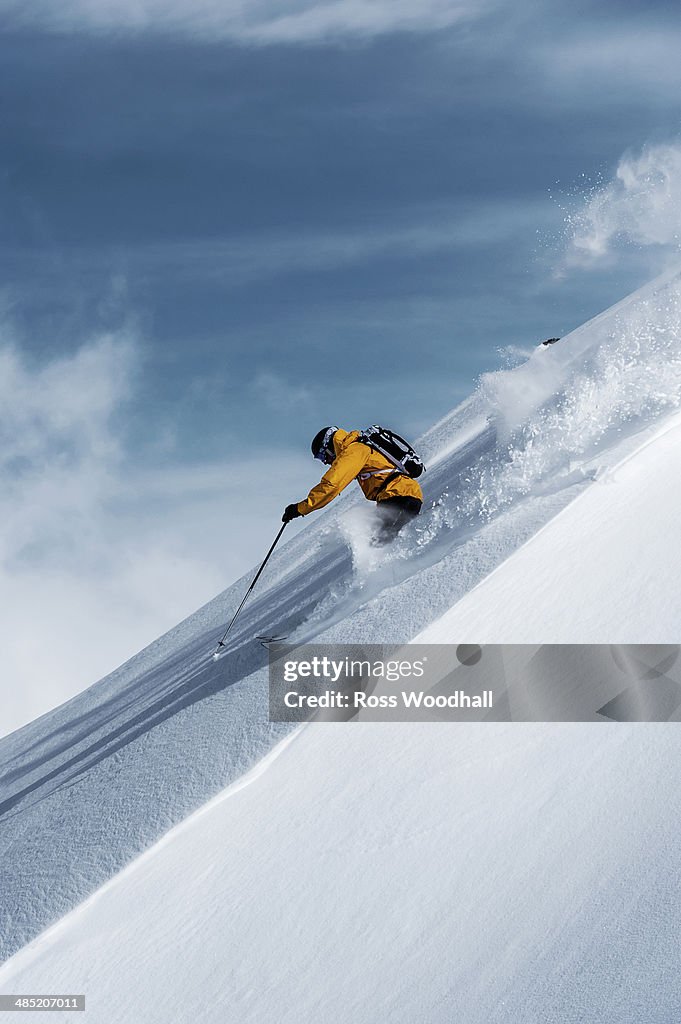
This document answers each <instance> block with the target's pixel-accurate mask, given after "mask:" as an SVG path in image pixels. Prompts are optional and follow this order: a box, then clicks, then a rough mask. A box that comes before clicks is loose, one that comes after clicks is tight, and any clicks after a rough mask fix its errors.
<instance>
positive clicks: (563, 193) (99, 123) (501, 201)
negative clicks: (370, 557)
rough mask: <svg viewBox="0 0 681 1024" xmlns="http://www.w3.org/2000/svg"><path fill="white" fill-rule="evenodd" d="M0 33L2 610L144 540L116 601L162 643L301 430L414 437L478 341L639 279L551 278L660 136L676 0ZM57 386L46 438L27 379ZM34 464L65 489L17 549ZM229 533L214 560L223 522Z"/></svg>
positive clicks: (277, 482) (229, 568)
mask: <svg viewBox="0 0 681 1024" xmlns="http://www.w3.org/2000/svg"><path fill="white" fill-rule="evenodd" d="M0 26H1V27H2V42H1V43H0V46H1V47H2V59H1V60H0V96H1V97H2V105H1V107H0V121H1V124H2V136H3V147H2V156H1V158H0V224H1V225H2V238H3V259H2V292H1V293H0V294H1V298H2V311H3V325H4V326H3V330H4V342H3V344H4V345H5V347H6V348H5V357H6V359H9V360H10V362H11V367H10V370H11V372H10V371H8V372H7V373H6V377H5V381H6V383H5V390H7V388H9V386H10V385H9V384H8V383H7V381H8V380H12V381H14V383H13V384H12V387H13V389H14V394H22V395H25V407H24V410H23V412H22V414H21V416H19V414H15V415H14V418H12V417H10V418H9V420H8V422H6V423H3V424H1V426H2V429H3V433H5V434H7V433H8V432H11V431H12V430H14V431H17V430H26V423H28V424H30V431H31V437H32V438H33V437H34V435H35V437H34V443H33V444H32V446H28V448H27V449H26V450H24V447H22V445H21V444H18V445H15V446H12V445H10V446H9V449H8V450H9V456H7V458H6V462H5V466H4V470H3V473H4V476H3V479H4V480H5V481H6V482H7V486H6V488H5V493H6V495H10V496H11V500H12V501H14V502H15V503H14V504H13V505H11V506H10V510H13V514H14V517H15V518H16V519H17V520H18V521H20V522H21V523H22V526H21V529H20V530H18V531H17V532H16V534H14V533H11V531H10V539H8V540H6V542H5V572H6V574H9V575H8V576H7V577H6V580H7V587H9V588H10V589H11V587H12V586H15V585H16V584H17V581H18V579H19V577H20V576H21V572H24V571H26V566H27V565H28V566H29V567H32V570H33V571H35V573H36V576H35V579H36V580H37V579H39V578H40V577H41V574H44V573H45V572H46V571H48V570H49V571H50V572H52V573H54V578H55V579H56V580H57V581H58V586H57V588H56V591H55V593H58V592H59V591H58V587H59V586H65V585H66V584H65V583H64V577H62V576H60V575H59V574H60V573H62V572H65V571H66V569H65V566H66V564H67V562H68V564H69V565H71V566H73V564H74V562H75V563H78V562H79V559H81V558H84V559H85V562H84V565H85V568H83V574H82V582H83V586H84V587H87V586H91V585H92V580H93V579H95V578H99V579H106V580H107V581H109V583H111V586H113V587H114V588H115V587H116V586H118V585H119V584H118V583H116V579H117V577H116V576H115V573H116V572H118V571H119V568H114V567H119V566H120V564H121V559H122V560H123V561H125V560H126V559H128V560H129V561H130V563H131V564H132V563H133V562H134V561H135V557H137V556H136V555H135V551H137V552H138V555H139V552H140V551H142V550H144V551H145V552H148V551H149V548H150V546H152V547H153V543H154V542H156V541H157V539H158V538H159V537H163V543H162V544H161V545H160V547H159V548H158V555H157V563H158V565H163V564H165V565H166V570H164V572H167V575H168V577H172V573H171V572H170V571H169V569H168V568H167V566H168V563H169V561H172V558H174V557H175V556H177V558H178V559H179V560H180V562H181V563H182V564H181V565H180V564H179V562H178V565H177V576H176V578H177V580H178V581H179V582H178V588H179V590H178V597H177V600H176V601H175V603H174V604H173V603H172V602H171V606H170V607H169V606H167V605H164V604H160V605H159V606H158V608H157V607H156V605H154V609H155V611H154V614H156V618H154V616H153V615H151V613H150V614H149V616H147V617H146V618H145V615H144V614H142V611H140V609H141V608H142V606H144V608H147V605H148V603H149V601H150V600H151V598H150V597H149V594H150V593H152V592H153V593H154V594H157V593H158V591H159V589H160V588H159V584H158V579H157V576H155V575H154V573H155V572H157V569H153V571H152V569H150V570H149V573H147V574H145V573H141V574H140V579H141V577H144V578H143V580H141V581H140V580H138V582H137V583H135V573H134V572H132V577H133V578H132V579H131V580H128V582H127V583H120V587H119V590H120V593H119V595H118V598H117V599H116V600H118V601H119V603H120V605H121V608H128V607H129V605H130V602H132V604H133V605H134V602H135V601H137V600H139V602H140V608H138V610H137V614H136V621H138V622H142V623H144V624H145V625H144V629H147V630H148V629H151V628H156V625H157V624H158V623H161V622H163V623H165V624H167V625H170V624H171V621H172V616H174V615H177V614H179V613H180V612H182V611H186V612H188V611H190V610H191V607H192V606H193V605H189V606H187V607H185V605H184V604H183V599H186V600H187V601H194V602H195V601H196V599H198V597H199V596H200V597H201V599H203V598H204V597H206V598H207V597H208V596H210V593H211V592H212V591H214V590H215V589H219V586H220V584H221V582H222V581H223V579H224V582H225V583H226V582H228V581H229V577H232V576H234V575H235V574H236V573H238V572H240V571H242V570H244V569H245V568H246V567H247V566H248V564H249V563H250V561H252V559H253V557H254V556H255V552H256V551H259V549H260V548H261V547H263V546H265V547H266V546H267V543H268V541H269V533H271V532H272V529H271V523H272V522H273V521H274V522H276V513H277V512H278V510H279V509H280V507H283V505H285V504H287V503H288V502H289V501H292V500H295V499H299V498H301V497H303V494H304V491H305V489H306V487H307V486H309V485H310V484H312V483H313V482H314V480H315V474H316V471H315V467H314V465H313V464H310V463H308V461H307V459H308V444H309V439H310V437H311V436H312V435H313V434H314V433H316V431H317V429H318V428H319V427H320V426H321V425H323V424H325V423H327V422H338V423H341V424H343V425H346V426H354V425H362V424H365V423H367V422H374V421H376V420H381V421H384V422H388V423H390V424H391V425H393V426H395V427H396V428H398V429H399V428H401V429H402V430H403V431H405V432H407V433H411V434H417V433H418V432H419V431H420V430H422V429H424V428H425V427H427V426H428V425H429V424H430V423H431V422H433V421H434V420H436V419H438V418H439V417H440V416H442V415H443V414H444V413H446V412H447V411H448V410H449V409H450V408H452V407H453V406H454V405H456V404H457V402H458V401H460V400H461V398H462V397H464V396H465V395H466V394H468V393H469V392H470V390H471V389H472V387H473V386H474V382H475V378H476V376H477V375H478V374H479V373H480V372H482V371H483V370H486V369H490V368H493V367H494V366H496V365H497V364H498V362H499V355H498V352H497V349H498V348H500V347H504V346H509V345H510V346H521V347H522V346H527V345H530V344H535V343H536V342H538V341H539V340H541V339H542V338H544V337H546V336H548V335H554V334H563V333H565V332H567V331H568V330H570V329H571V328H573V327H575V326H577V325H578V324H580V323H581V322H583V321H584V320H585V319H587V318H588V317H590V316H591V315H593V314H595V313H597V312H598V311H600V310H601V309H603V308H605V307H607V306H608V305H610V304H612V302H614V301H615V300H616V299H618V298H620V297H621V296H623V295H624V294H626V293H627V292H629V291H631V290H632V289H633V288H634V287H636V286H637V285H638V284H640V283H643V281H644V280H645V279H647V278H648V277H649V276H651V265H650V262H649V260H648V258H647V257H646V258H642V257H641V256H640V254H639V253H637V252H636V253H634V255H633V256H632V255H623V256H622V257H621V258H616V259H614V258H611V257H610V258H607V257H606V258H602V259H601V258H600V257H601V256H603V254H602V253H596V257H599V258H593V259H582V258H577V259H572V258H569V257H568V258H566V252H567V251H568V250H569V248H570V239H569V236H570V232H571V226H570V225H567V226H566V224H565V216H566V211H568V213H570V212H571V213H572V214H574V212H575V211H579V210H580V209H583V208H584V206H585V204H588V203H589V201H590V200H593V196H594V195H597V194H602V191H603V190H604V189H605V190H606V196H607V189H608V187H609V183H611V182H612V180H613V175H614V174H615V171H616V168H617V167H618V165H619V164H620V162H621V160H622V159H623V154H626V153H627V152H628V151H631V152H636V153H640V152H641V151H642V150H643V149H644V147H650V146H653V147H654V146H656V145H661V144H671V145H672V146H673V145H675V142H676V140H677V139H678V135H679V128H680V114H681V108H680V104H679V96H681V67H680V65H679V62H678V53H679V49H680V47H681V26H680V24H679V20H678V9H677V6H676V5H675V4H672V3H662V2H646V3H643V2H640V3H639V2H627V3H608V2H605V3H604V2H603V0H594V2H584V0H583V2H577V3H572V4H569V5H568V4H565V3H558V2H550V0H549V2H546V3H541V2H532V0H519V2H517V3H513V4H508V3H494V2H476V3H472V2H467V0H421V2H420V3H417V4H414V3H413V2H409V3H407V2H405V0H334V2H327V3H323V2H319V3H316V2H314V0H284V2H279V3H276V4H275V3H272V2H270V0H254V2H252V3H250V4H248V5H244V4H242V3H241V2H238V0H220V2H218V0H136V2H134V3H133V2H132V0H63V2H62V3H60V4H54V3H53V2H52V0H33V2H32V3H31V4H25V3H23V2H19V0H0ZM624 158H625V159H626V157H624ZM616 181H617V179H615V182H616ZM599 190H600V191H599ZM611 198H612V197H611ZM619 227H620V226H619V225H618V224H617V223H613V224H610V227H609V228H608V231H609V238H610V237H615V236H616V235H617V234H618V230H619ZM620 233H621V232H620ZM630 233H631V234H632V235H633V236H634V237H635V235H636V232H630ZM638 241H639V242H641V241H642V240H641V239H640V238H639V239H638ZM643 241H648V239H643ZM653 241H658V240H657V239H653ZM655 252H656V253H657V255H658V256H659V252H658V250H655ZM591 255H593V253H592V254H591ZM655 258H656V257H655ZM655 258H653V261H652V262H653V263H654V262H655ZM55 379H57V380H60V381H61V380H64V381H65V382H66V383H65V385H64V388H63V391H62V392H60V393H61V394H63V406H59V405H58V403H55V404H54V408H53V409H52V413H51V418H50V417H48V418H46V417H45V416H44V415H42V414H41V413H40V408H42V406H40V402H43V401H48V399H47V398H44V399H43V398H41V399H40V402H39V401H38V399H36V398H35V394H34V395H33V397H31V381H32V380H35V381H37V382H39V384H38V386H37V388H36V392H37V393H38V394H39V395H43V396H45V395H47V396H53V395H54V393H55V388H54V380H55ZM17 381H19V383H18V384H17ZM69 388H71V393H73V392H74V391H75V390H79V391H80V390H81V389H83V390H85V391H86V392H87V391H88V389H92V390H93V394H96V395H100V394H101V392H102V389H104V391H105V392H106V393H105V395H104V397H103V398H101V400H98V402H97V403H93V404H92V407H90V406H89V405H87V403H85V407H83V403H82V402H75V406H74V402H73V401H72V400H71V399H70V398H69V393H70V392H69ZM57 390H58V389H57ZM49 401H52V398H51V397H50V398H49ZM31 402H33V406H31ZM10 404H11V403H10ZM48 404H49V402H48ZM39 406H40V408H39ZM74 407H75V412H74ZM31 410H32V411H31ZM22 416H23V419H22ZM17 417H18V418H17ZM65 422H67V426H66V427H64V423H65ZM93 422H94V423H95V426H94V427H93ZM22 423H23V424H24V425H23V426H22V425H21V424H22ZM36 424H37V425H36ZM41 430H42V433H41ZM84 438H85V440H84ZM83 452H86V455H83ZM36 453H38V454H36ZM55 463H57V464H58V465H59V466H61V467H62V468H64V467H66V468H64V471H65V472H66V470H67V469H68V470H69V471H71V472H72V477H68V478H65V479H64V480H62V481H60V482H59V486H56V485H55V488H56V490H58V491H59V493H60V494H62V495H63V494H68V493H69V488H71V492H72V500H71V501H70V503H69V501H68V500H66V499H62V501H61V505H60V503H57V505H58V506H59V511H58V518H57V521H56V522H55V520H54V517H52V518H51V517H50V515H49V514H48V511H47V510H46V508H45V503H44V502H42V504H41V508H42V512H41V515H40V516H38V517H37V518H36V521H35V526H34V528H33V529H32V530H31V529H28V528H27V527H26V508H27V507H29V506H30V508H31V509H33V511H35V507H36V503H40V499H39V498H36V496H35V493H34V490H31V489H30V488H29V487H28V484H27V481H28V482H30V483H31V486H33V487H34V488H35V486H36V480H37V478H38V476H40V478H41V479H42V480H43V481H44V478H45V474H46V473H47V471H48V467H49V469H50V471H53V469H54V465H55ZM67 464H68V465H67ZM93 467H98V470H97V471H95V470H93ZM102 467H105V469H102ZM273 467H275V468H274V469H273ZM86 469H87V471H86ZM99 471H101V475H102V478H103V481H104V482H102V483H101V484H99V485H98V484H96V483H95V484H92V480H93V478H95V479H96V478H97V477H98V473H99ZM88 482H90V483H88ZM98 487H99V489H98ZM197 494H198V495H199V498H197ZM17 495H18V497H17ZM12 496H13V497H12ZM199 499H200V501H201V502H202V506H201V507H202V511H201V512H200V513H198V512H197V508H196V501H197V500H199ZM6 500H8V501H9V500H10V498H6ZM64 501H66V506H64ZM84 507H85V508H86V509H87V510H88V514H87V526H86V528H85V534H86V536H87V538H88V544H89V545H90V546H89V547H87V545H86V548H87V551H88V552H89V554H87V557H85V556H84V555H83V530H84V526H83V516H84V513H83V508H84ZM254 509H257V513H258V516H257V517H256V520H255V525H254V520H253V514H254V512H253V510H254ZM260 517H261V518H260ZM273 517H274V518H273ZM10 518H12V517H10ZM29 518H30V517H29ZM114 522H115V526H114V525H113V523H114ZM247 527H248V529H247V534H246V540H245V541H244V543H243V544H241V545H240V547H239V552H238V556H237V555H236V554H234V553H232V555H231V556H230V557H229V558H227V556H226V555H225V554H224V549H225V546H226V547H227V548H230V545H231V548H230V550H232V552H233V543H232V541H231V540H230V539H226V538H225V537H224V536H222V535H220V534H219V531H221V530H226V531H227V533H228V535H229V537H230V538H231V537H232V536H233V535H237V536H240V535H241V533H242V531H244V530H246V528H247ZM197 534H201V540H200V542H199V541H197V542H196V543H197V545H198V546H197V547H196V548H194V547H193V546H192V545H193V541H192V537H193V536H196V535H197ZM131 538H136V539H135V540H134V541H132V540H131ZM130 545H132V547H131V546H130ZM135 545H137V546H135ZM202 545H203V546H202ZM176 547H177V548H178V549H180V548H181V551H180V552H179V553H178V551H176ZM112 551H113V552H114V555H112V554H111V552H112ZM212 551H219V552H221V554H220V556H219V557H218V559H217V561H216V562H215V564H214V566H213V568H214V570H215V571H214V572H212V573H211V572H208V571H207V570H206V566H207V565H208V564H211V562H212V556H211V554H210V552H212ZM104 552H106V554H105V553H104ZM169 553H173V554H172V557H171V555H170V554H169ZM166 555H168V557H165V556H166ZM114 556H115V557H114ZM145 557H146V556H145ZM85 563H86V564H85ZM157 563H156V562H155V563H154V565H156V564H157ZM145 564H146V563H145ZM183 572H184V573H185V575H186V576H188V577H189V578H191V579H192V580H195V582H196V585H195V586H189V585H188V584H187V583H186V580H184V579H183ZM107 574H108V575H107ZM79 578H80V577H79ZM32 579H33V577H31V580H32ZM21 580H22V581H23V583H25V584H26V588H27V589H26V592H27V594H29V595H30V593H31V584H30V580H29V581H28V582H26V577H25V576H21ZM199 581H201V582H199ZM76 582H77V581H76ZM119 582H120V581H119ZM71 583H73V579H71V577H69V580H68V585H69V586H70V585H71ZM73 585H74V587H76V583H73ZM107 585H108V584H107ZM136 586H137V587H138V589H137V590H135V587H136ZM126 588H127V589H126ZM169 588H170V590H172V585H171V584H169V583H168V581H166V582H165V583H164V586H163V588H161V589H165V590H166V591H168V589H169ZM211 588H212V589H211ZM76 589H77V587H76ZM117 593H118V591H117ZM83 595H84V596H82V603H83V604H84V605H87V604H88V600H87V594H86V591H83ZM187 595H189V596H187ZM74 600H75V598H74ZM145 602H147V604H145ZM152 603H153V602H152ZM79 607H80V606H79ZM110 610H111V609H110V606H109V605H108V604H106V603H105V604H103V605H102V606H101V607H98V608H97V614H98V615H99V616H100V618H101V617H102V616H103V615H104V614H105V612H106V613H108V612H109V611H110ZM157 613H158V614H157ZM126 614H127V612H126V613H124V612H123V611H121V612H120V630H121V635H124V634H125V631H126V629H127V627H128V618H126ZM164 616H165V618H164ZM114 618H115V616H114ZM147 638H148V639H151V638H152V637H151V636H148V637H147ZM143 639H144V637H143V636H142V633H141V632H140V633H139V634H135V635H134V640H130V641H129V643H134V644H138V643H139V642H142V641H143ZM123 647H125V644H123ZM121 649H122V648H121ZM116 650H118V648H116ZM111 658H112V659H114V660H115V653H114V652H113V651H112V653H111ZM88 665H89V662H88Z"/></svg>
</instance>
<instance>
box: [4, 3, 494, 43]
mask: <svg viewBox="0 0 681 1024" xmlns="http://www.w3.org/2000/svg"><path fill="white" fill-rule="evenodd" d="M485 6H486V5H485ZM0 7H4V8H5V9H6V13H8V15H9V17H10V18H11V19H12V21H13V22H14V23H15V24H17V25H19V26H21V27H37V28H44V29H47V30H48V31H54V32H74V31H81V32H82V31H86V32H96V33H103V32H116V31H123V32H135V33H139V32H156V33H172V34H181V35H189V36H194V37H196V38H199V39H211V40H213V39H233V40H236V41H241V42H246V43H255V44H270V43H274V44H277V43H314V42H317V41H325V40H329V39H334V38H342V37H355V38H372V37H375V36H379V35H382V34H384V33H388V32H400V31H412V32H429V31H430V32H432V31H437V30H438V29H444V28H447V27H448V26H451V25H455V24H457V23H458V22H460V21H462V20H463V19H467V18H471V17H477V16H478V15H479V14H480V13H481V11H482V9H483V5H481V4H480V3H477V4H473V3H470V2H468V0H419V3H418V4H414V3H413V2H412V0H327V2H317V0H284V2H281V0H278V2H276V3H275V2H274V0H62V2H61V3H58V4H55V3H54V2H53V0H34V2H33V3H31V4H30V5H27V4H25V3H23V2H21V0H9V5H8V4H7V2H5V3H4V4H2V3H0Z"/></svg>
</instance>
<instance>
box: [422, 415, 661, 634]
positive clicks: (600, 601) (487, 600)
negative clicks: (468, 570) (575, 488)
mask: <svg viewBox="0 0 681 1024" xmlns="http://www.w3.org/2000/svg"><path fill="white" fill-rule="evenodd" d="M644 438H646V439H644ZM640 440H641V446H640V447H639V448H638V449H636V451H635V452H634V453H632V454H631V455H629V456H627V457H625V458H624V459H623V460H622V462H620V463H618V464H616V465H614V466H613V467H611V468H610V469H608V470H606V471H604V472H603V473H601V474H600V475H599V476H598V478H597V483H596V484H594V486H592V487H589V488H587V489H586V490H585V491H584V492H583V493H582V494H580V495H579V497H578V498H577V499H576V500H575V501H574V502H573V503H571V504H570V505H568V506H567V508H565V509H564V510H563V511H562V512H561V513H560V514H559V515H557V516H556V517H555V519H552V520H551V521H550V522H549V523H548V524H547V525H546V526H545V527H543V529H541V530H540V531H539V532H538V533H537V534H536V535H535V536H534V537H532V538H531V539H530V540H529V541H528V542H527V543H526V544H525V545H524V546H523V547H522V548H520V549H519V550H518V551H517V552H516V553H515V554H514V555H512V556H511V557H510V558H509V559H507V561H505V562H503V563H502V564H501V565H500V566H499V568H498V569H496V570H495V571H494V572H493V573H491V574H490V575H489V576H487V577H486V578H485V579H484V580H483V581H482V583H480V584H478V586H477V587H475V588H474V589H473V590H472V591H470V592H469V593H468V594H466V596H465V597H463V598H462V599H461V600H460V601H458V602H457V603H456V604H455V605H454V606H453V607H452V608H451V609H450V610H449V611H448V612H445V614H444V615H443V616H442V617H441V618H439V619H437V620H436V621H435V622H433V623H432V624H431V625H430V626H428V628H427V629H425V630H424V631H423V632H422V633H421V634H420V636H419V637H418V641H419V642H420V643H426V644H435V643H462V642H466V641H468V642H476V643H523V644H524V643H537V642H541V643H555V644H560V643H571V642H573V639H574V637H577V636H578V637H579V638H580V642H581V643H585V644H589V643H593V644H595V643H613V644H628V643H634V644H635V643H652V644H673V643H678V641H679V636H680V632H681V585H680V584H679V580H680V579H681V551H678V545H676V544H674V543H673V540H672V539H673V538H675V537H676V536H677V535H678V531H679V509H680V508H681V473H679V467H681V416H679V415H678V414H675V415H673V416H672V417H671V418H670V419H669V420H668V421H666V422H665V424H664V425H663V426H662V427H661V429H660V430H653V429H651V430H650V431H648V432H643V436H642V437H641V438H640ZM670 540H671V541H672V542H671V543H670Z"/></svg>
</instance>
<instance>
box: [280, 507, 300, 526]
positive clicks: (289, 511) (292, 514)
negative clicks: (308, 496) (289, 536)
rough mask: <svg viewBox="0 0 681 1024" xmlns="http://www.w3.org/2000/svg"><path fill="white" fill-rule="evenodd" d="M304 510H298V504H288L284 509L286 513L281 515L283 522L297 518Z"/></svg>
mask: <svg viewBox="0 0 681 1024" xmlns="http://www.w3.org/2000/svg"><path fill="white" fill-rule="evenodd" d="M302 514H303V513H302V512H299V511H298V506H297V505H287V506H286V508H285V509H284V514H283V516H282V517H281V521H282V523H290V522H291V520H292V519H297V518H298V516H302Z"/></svg>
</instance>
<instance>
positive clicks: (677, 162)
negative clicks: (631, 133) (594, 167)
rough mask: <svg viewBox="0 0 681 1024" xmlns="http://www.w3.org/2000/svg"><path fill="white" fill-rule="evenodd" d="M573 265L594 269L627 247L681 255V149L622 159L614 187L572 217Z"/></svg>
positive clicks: (645, 151)
mask: <svg viewBox="0 0 681 1024" xmlns="http://www.w3.org/2000/svg"><path fill="white" fill-rule="evenodd" d="M569 227H570V242H569V252H568V256H567V262H568V264H569V265H578V266H579V265H590V264H593V263H594V262H597V261H599V260H604V259H605V258H606V257H609V256H612V255H613V254H614V253H615V252H616V250H617V249H618V247H621V246H622V245H623V244H624V245H626V244H629V245H630V244H632V243H633V244H634V245H637V246H657V247H663V248H665V249H668V250H671V251H673V252H675V253H678V250H679V246H680V244H681V144H680V143H674V144H666V145H656V146H647V147H645V148H644V149H643V151H642V152H641V153H640V154H639V155H638V156H637V155H633V154H626V155H624V156H623V157H622V159H621V160H620V162H619V165H618V167H617V171H616V173H615V176H614V178H613V179H612V181H610V182H608V183H607V184H605V185H604V186H602V187H600V188H597V189H596V190H594V191H593V193H592V194H591V195H590V196H589V197H588V199H587V200H586V201H585V202H584V204H583V206H582V207H581V208H579V209H578V210H576V211H575V212H574V213H572V214H571V215H570V216H569Z"/></svg>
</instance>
